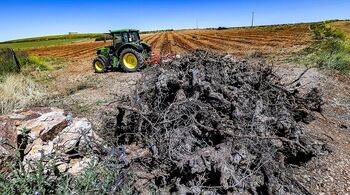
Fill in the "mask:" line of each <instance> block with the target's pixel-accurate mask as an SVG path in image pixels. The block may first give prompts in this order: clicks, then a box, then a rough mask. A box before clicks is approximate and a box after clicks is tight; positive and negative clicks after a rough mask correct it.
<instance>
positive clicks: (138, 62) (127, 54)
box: [119, 48, 144, 72]
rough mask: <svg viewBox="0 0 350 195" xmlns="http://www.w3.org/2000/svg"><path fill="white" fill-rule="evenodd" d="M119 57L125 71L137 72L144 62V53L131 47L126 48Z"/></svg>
mask: <svg viewBox="0 0 350 195" xmlns="http://www.w3.org/2000/svg"><path fill="white" fill-rule="evenodd" d="M119 59H120V65H121V67H122V69H123V70H124V71H125V72H136V71H138V70H139V68H140V67H142V66H143V63H144V59H143V56H142V54H141V53H139V52H137V51H136V50H134V49H131V48H128V49H124V50H123V51H122V52H121V54H120V58H119Z"/></svg>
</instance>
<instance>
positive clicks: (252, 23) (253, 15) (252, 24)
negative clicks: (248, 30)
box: [252, 12, 254, 27]
mask: <svg viewBox="0 0 350 195" xmlns="http://www.w3.org/2000/svg"><path fill="white" fill-rule="evenodd" d="M253 26H254V12H252V27H253Z"/></svg>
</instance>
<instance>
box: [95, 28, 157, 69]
mask: <svg viewBox="0 0 350 195" xmlns="http://www.w3.org/2000/svg"><path fill="white" fill-rule="evenodd" d="M108 35H109V36H110V37H111V38H112V40H113V44H112V45H111V46H106V47H102V48H98V49H97V52H96V53H97V58H96V59H95V60H94V61H93V67H94V69H95V72H96V73H102V72H106V71H107V70H115V69H117V68H121V69H123V70H124V71H125V72H135V71H138V70H139V69H140V68H141V67H142V66H144V64H145V61H146V60H147V59H148V58H149V57H150V56H151V46H150V45H149V44H147V43H145V42H143V41H142V40H141V39H140V35H139V31H138V30H134V29H122V30H113V31H110V33H108Z"/></svg>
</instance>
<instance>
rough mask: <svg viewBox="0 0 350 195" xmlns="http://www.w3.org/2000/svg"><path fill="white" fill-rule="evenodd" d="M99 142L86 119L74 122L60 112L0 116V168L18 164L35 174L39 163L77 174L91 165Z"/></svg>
mask: <svg viewBox="0 0 350 195" xmlns="http://www.w3.org/2000/svg"><path fill="white" fill-rule="evenodd" d="M101 141H102V140H101V139H100V138H99V137H98V136H97V135H96V133H95V132H94V131H93V130H92V126H91V123H90V122H89V121H88V120H87V119H86V118H73V117H72V115H71V114H69V113H65V112H64V110H62V109H59V108H49V107H41V108H32V109H21V110H16V111H14V112H13V113H11V114H8V115H4V116H0V168H1V169H2V171H4V170H6V169H8V168H9V167H8V164H9V162H14V161H21V162H22V164H23V165H24V167H25V168H26V169H28V170H34V168H35V167H33V166H35V165H36V164H35V162H38V161H41V162H44V163H45V164H47V166H51V165H52V164H54V165H55V167H56V169H57V170H58V171H59V172H61V173H66V172H67V173H71V174H77V173H79V172H80V171H81V170H83V169H84V168H85V167H87V166H88V164H89V163H91V162H93V161H94V158H93V155H92V154H93V153H94V151H95V150H97V143H99V142H101Z"/></svg>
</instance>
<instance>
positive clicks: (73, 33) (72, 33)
mask: <svg viewBox="0 0 350 195" xmlns="http://www.w3.org/2000/svg"><path fill="white" fill-rule="evenodd" d="M68 34H69V35H75V34H78V32H69V33H68Z"/></svg>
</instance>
